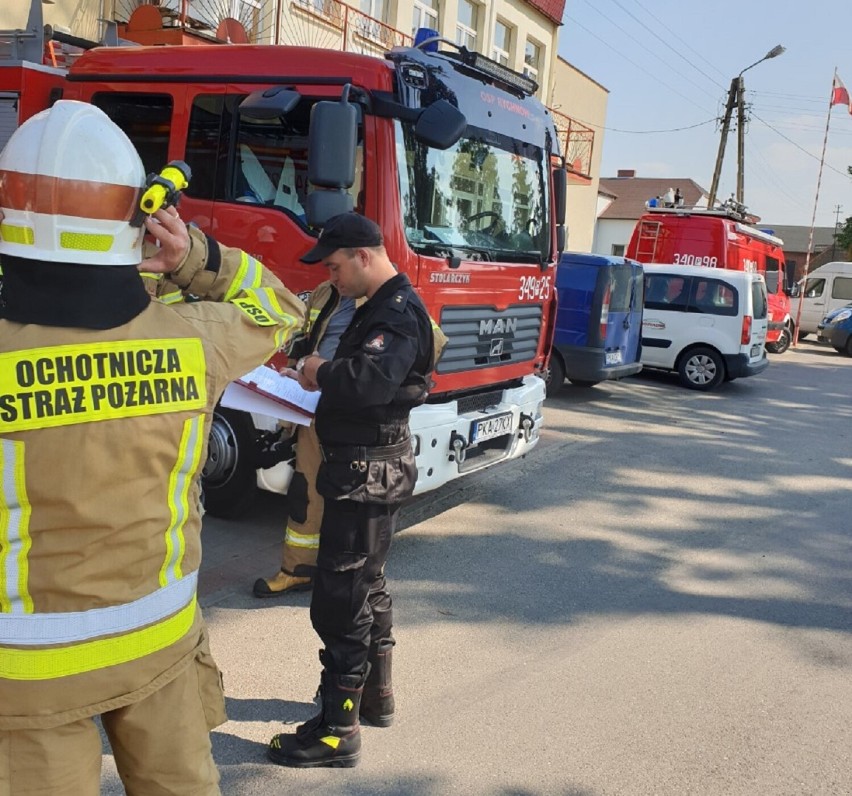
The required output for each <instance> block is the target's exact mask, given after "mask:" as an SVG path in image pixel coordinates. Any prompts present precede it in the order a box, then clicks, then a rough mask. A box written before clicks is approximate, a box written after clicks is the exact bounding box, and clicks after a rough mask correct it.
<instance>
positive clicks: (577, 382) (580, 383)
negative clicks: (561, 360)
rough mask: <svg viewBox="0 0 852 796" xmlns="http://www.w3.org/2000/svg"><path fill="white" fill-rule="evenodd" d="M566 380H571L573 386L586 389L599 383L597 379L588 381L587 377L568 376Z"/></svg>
mask: <svg viewBox="0 0 852 796" xmlns="http://www.w3.org/2000/svg"><path fill="white" fill-rule="evenodd" d="M568 381H570V382H571V384H573V385H574V386H575V387H580V388H582V389H587V388H589V387H594V386H595V385H596V384H600V382H599V381H588V380H587V379H572V378H571V377H570V376H569V377H568Z"/></svg>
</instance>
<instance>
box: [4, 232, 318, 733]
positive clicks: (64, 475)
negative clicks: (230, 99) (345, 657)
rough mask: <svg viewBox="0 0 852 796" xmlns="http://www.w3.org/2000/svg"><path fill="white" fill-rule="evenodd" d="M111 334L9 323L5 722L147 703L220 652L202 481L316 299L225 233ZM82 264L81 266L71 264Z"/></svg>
mask: <svg viewBox="0 0 852 796" xmlns="http://www.w3.org/2000/svg"><path fill="white" fill-rule="evenodd" d="M191 238H192V248H191V251H190V253H189V255H188V257H187V259H186V260H185V262H184V263H183V264H182V265H181V267H180V268H179V269H178V270H177V271H175V272H174V273H173V274H172V275H171V278H170V280H169V281H170V282H173V283H174V284H176V285H177V286H178V287H180V288H181V289H182V290H184V291H186V292H187V293H191V294H192V295H193V296H195V297H197V298H201V299H206V300H202V301H193V302H182V301H181V302H177V303H173V304H167V303H164V302H161V301H158V300H153V301H151V303H150V304H149V305H148V306H147V307H146V308H145V309H144V310H143V311H142V312H140V313H139V314H138V315H137V316H136V317H134V318H133V319H132V320H130V321H129V322H127V323H125V324H123V325H121V326H118V327H116V328H112V329H107V330H91V329H75V328H57V327H47V326H39V325H37V324H34V323H29V324H20V323H14V322H11V321H9V320H0V484H2V486H3V489H2V492H0V730H3V729H17V728H25V727H33V728H40V727H54V726H59V725H61V724H65V723H68V722H70V721H75V720H77V719H79V718H83V717H85V716H90V715H95V714H97V713H101V712H103V711H105V710H111V709H114V708H117V707H121V706H123V705H127V704H130V703H132V702H135V701H138V700H139V699H142V698H144V697H145V696H147V695H148V694H150V693H152V692H153V691H155V690H157V689H158V688H160V687H162V686H163V685H165V684H166V683H168V682H169V681H170V680H171V679H173V678H174V677H176V676H177V675H178V674H180V672H181V671H183V669H184V668H185V667H186V666H187V665H189V663H190V662H191V660H192V659H193V657H194V655H195V653H196V648H197V647H199V646H200V645H201V643H202V631H203V620H202V618H201V614H200V611H199V608H198V604H197V596H196V591H197V577H198V567H199V563H200V560H201V544H200V531H201V511H200V509H199V484H198V474H199V471H200V469H201V467H202V465H203V463H204V461H205V457H206V452H207V436H208V429H209V424H210V419H211V415H212V411H213V408H214V406H215V404H216V402H217V399H218V398H219V396H220V395H221V393H222V391H223V389H224V388H225V386H226V385H227V384H228V382H230V381H232V380H233V379H235V378H237V377H239V376H241V375H242V374H244V373H246V372H248V371H249V370H251V369H252V368H254V367H256V366H257V365H259V364H261V363H262V362H264V361H266V360H267V359H268V358H269V357H270V356H271V355H272V354H273V353H274V352H275V351H276V350H277V349H279V348H280V347H282V346H283V345H284V344H285V343H286V340H287V337H288V336H289V335H290V333H292V331H294V330H295V329H298V328H299V327H301V325H302V323H303V319H304V304H303V303H302V302H301V301H300V300H299V299H298V298H297V297H296V296H295V295H293V294H292V293H291V292H290V291H288V290H287V289H286V288H285V287H284V286H283V285H282V284H281V282H280V281H279V280H278V279H277V278H276V277H275V276H274V275H273V274H272V273H270V272H269V271H268V270H266V269H265V268H264V267H263V266H262V265H261V264H260V263H259V262H258V261H256V260H255V259H253V258H252V257H250V256H248V255H247V254H245V253H244V252H241V251H239V250H238V249H227V248H224V247H221V265H220V268H219V271H218V273H216V272H214V271H209V270H206V269H205V265H206V264H207V260H208V250H207V245H208V244H207V239H206V238H205V237H204V236H203V235H201V234H200V233H198V232H196V231H193V232H192V233H191ZM69 267H73V266H69Z"/></svg>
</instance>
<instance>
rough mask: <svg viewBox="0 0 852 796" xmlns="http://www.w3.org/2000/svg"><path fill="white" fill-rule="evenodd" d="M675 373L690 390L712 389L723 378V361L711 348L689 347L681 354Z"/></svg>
mask: <svg viewBox="0 0 852 796" xmlns="http://www.w3.org/2000/svg"><path fill="white" fill-rule="evenodd" d="M677 373H678V376H679V377H680V383H681V384H683V386H684V387H688V388H689V389H690V390H704V391H706V390H712V389H715V388H716V387H718V386H719V384H720V383H721V382H722V380H723V379H724V378H725V363H724V362H723V361H722V357H721V356H719V354H718V353H717V352H716V351H714V350H713V349H712V348H705V347H704V346H701V347H699V348H691V349H690V350H689V351H687V352H686V353H685V354H683V355H682V356H681V358H680V361H679V362H678V365H677Z"/></svg>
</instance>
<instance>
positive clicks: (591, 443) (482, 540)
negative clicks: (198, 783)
mask: <svg viewBox="0 0 852 796" xmlns="http://www.w3.org/2000/svg"><path fill="white" fill-rule="evenodd" d="M850 393H852V359H845V358H843V357H841V356H839V355H836V354H835V353H834V352H833V351H830V350H827V349H825V348H822V347H820V346H817V345H816V344H815V343H811V342H808V341H804V342H802V343H800V345H799V347H798V348H797V349H795V350H794V349H791V350H790V351H789V352H788V353H787V354H784V355H783V356H779V357H773V358H772V365H771V367H770V368H769V369H768V370H767V371H766V372H765V373H764V374H762V375H761V376H759V377H756V378H752V379H743V380H738V381H735V382H731V383H727V384H724V385H723V386H722V388H721V389H720V390H718V391H717V392H715V393H712V394H709V395H704V394H699V393H694V392H688V391H685V390H683V389H682V388H680V387H679V386H678V385H677V383H676V382H675V380H674V377H671V376H666V375H645V374H643V375H640V376H639V377H637V378H634V379H630V380H628V381H625V382H621V383H614V384H608V385H601V386H598V387H596V388H594V389H592V390H578V389H576V388H572V387H570V386H569V385H567V384H566V387H565V388H564V389H563V390H562V392H561V394H560V395H559V396H558V397H557V398H556V399H554V400H551V401H548V404H547V405H546V412H545V413H546V430H545V432H544V435H543V439H542V442H541V443H540V445H539V446H538V448H537V449H536V450H535V451H534V452H533V453H532V454H531V455H530V456H529V457H528V458H527V459H526V460H525V461H523V462H521V463H520V464H519V465H518V466H514V467H513V466H507V467H499V466H498V467H496V468H493V469H491V470H490V471H487V472H486V473H483V474H480V475H477V476H472V477H470V478H469V479H467V480H463V481H462V482H461V483H459V484H456V485H450V486H448V487H447V488H444V489H442V490H440V491H438V493H437V494H432V495H430V496H428V498H427V499H421V500H419V501H418V502H417V503H416V504H415V505H413V506H411V507H409V508H408V509H406V512H405V518H404V523H405V525H406V526H407V527H406V528H405V530H404V531H403V532H402V533H400V534H399V535H398V537H397V539H396V540H395V543H394V548H393V550H392V551H391V559H390V562H389V565H388V575H389V578H390V581H391V586H392V591H393V593H394V597H395V609H396V618H397V625H396V637H397V641H398V644H397V647H396V653H395V660H394V666H395V672H394V675H395V677H394V680H395V687H396V692H397V717H398V718H397V723H396V724H395V725H394V726H393V727H392V728H390V729H377V728H365V729H363V730H362V737H363V744H364V749H363V756H362V761H361V764H360V765H359V767H358V768H356V769H351V770H313V771H299V770H293V769H284V768H279V767H276V766H274V765H272V764H270V763H268V762H267V761H266V758H265V744H266V741H267V740H268V739H269V738H270V737H271V736H272V735H273V734H274V733H276V732H280V731H282V730H287V729H291V730H292V729H294V727H293V726H290V727H289V728H288V727H287V726H286V725H287V724H289V725H293V724H294V723H297V722H300V721H303V720H304V719H306V718H308V717H309V716H310V715H312V712H313V705H312V702H311V700H312V697H313V693H314V691H315V689H316V685H317V682H318V673H319V664H318V661H317V649H318V642H317V639H316V638H315V636H314V634H313V631H312V630H311V628H310V622H309V617H308V602H309V595H307V594H304V593H303V594H299V595H291V596H288V597H285V598H280V599H278V600H269V601H259V600H255V599H254V598H252V596H251V594H250V589H251V584H252V582H253V581H254V579H255V578H256V577H257V576H259V575H262V574H272V573H273V572H274V571H275V570H276V568H277V566H278V561H279V549H280V548H279V545H280V540H281V535H282V528H281V524H282V520H283V515H284V511H285V505H284V501H283V499H281V498H276V497H274V496H271V495H262V496H261V497H260V499H259V500H258V502H257V504H256V507H255V510H254V511H253V513H252V514H251V515H250V516H246V517H245V518H243V519H241V520H240V521H239V522H224V521H220V520H216V519H213V518H207V519H206V520H205V528H204V533H205V561H204V565H203V567H202V578H201V592H202V604H203V606H204V609H205V615H206V617H207V622H208V624H209V626H210V629H211V635H212V644H213V651H214V654H215V656H216V658H217V660H218V662H219V665H220V667H221V669H222V670H223V672H224V676H225V686H226V690H227V694H228V711H229V715H230V721H229V722H228V723H227V724H225V725H223V726H222V727H220V728H218V729H217V730H215V731H214V733H213V748H214V755H215V758H216V760H217V762H218V764H219V767H220V770H221V773H222V791H223V793H224V794H226V795H227V796H232V795H233V796H249V794H252V795H253V794H258V795H261V796H265V795H266V794H269V795H270V796H271V795H272V794H282V793H293V792H298V793H300V794H346V795H351V796H354V795H355V794H376V795H378V796H383V795H385V794H387V795H388V796H390V794H412V795H414V794H416V795H417V796H421V795H422V796H438V795H439V794H452V793H459V794H471V795H480V794H481V795H482V796H545V794H547V795H548V796H549V795H550V794H558V796H568V794H572V795H575V796H603V794H643V795H644V794H673V795H674V794H676V795H677V796H681V795H682V794H702V795H703V794H706V795H707V796H718V795H719V794H742V795H743V796H746V795H748V796H753V795H754V794H772V796H776V795H780V794H791V795H792V794H795V795H796V796H798V795H799V794H852V478H850V476H852V399H850ZM103 792H104V793H105V794H118V793H123V791H122V789H121V786H120V784H119V783H118V779H117V776H116V774H115V770H114V766H113V764H112V758H111V757H110V756H109V754H108V753H107V754H105V757H104V791H103Z"/></svg>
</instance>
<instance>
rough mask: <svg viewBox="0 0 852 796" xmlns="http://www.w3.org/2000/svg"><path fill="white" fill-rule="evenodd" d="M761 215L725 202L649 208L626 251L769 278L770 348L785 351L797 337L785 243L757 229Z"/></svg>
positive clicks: (642, 260) (646, 257) (656, 259)
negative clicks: (708, 206)
mask: <svg viewBox="0 0 852 796" xmlns="http://www.w3.org/2000/svg"><path fill="white" fill-rule="evenodd" d="M759 220H760V219H759V218H757V216H753V215H750V214H748V213H747V212H746V211H745V208H743V207H742V206H737V205H735V204H734V203H731V202H727V203H725V204H723V205H722V206H721V207H717V208H712V209H705V208H685V207H679V206H671V205H669V206H665V205H664V206H658V207H648V208H647V212H646V213H645V214H644V215H643V216H642V217H641V218H640V219H639V221H638V222H637V224H636V227H635V228H634V230H633V235H632V237H631V238H630V243H629V244H628V246H627V251H626V253H625V256H627V257H631V258H633V259H634V260H638V261H639V262H640V263H674V264H680V265H706V266H710V267H712V268H731V269H734V270H738V271H756V272H757V273H759V274H762V275H763V277H764V279H765V280H766V291H767V294H768V298H769V331H768V332H767V336H766V350H767V351H769V352H771V353H773V354H783V353H784V352H785V351H786V350H787V349H788V348H789V346H790V343H791V341H792V339H793V323H794V319H793V318H792V316H791V313H790V293H789V291H788V288H787V280H786V264H785V261H784V252H783V249H782V247H783V245H784V242H783V241H782V240H781V239H780V238H778V237H776V236H775V235H773V234H771V233H770V232H769V231H766V230H761V229H758V228H757V227H756V226H755V224H756V223H757V222H758V221H759Z"/></svg>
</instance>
